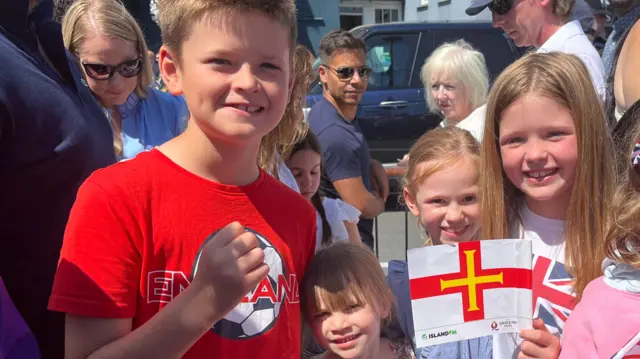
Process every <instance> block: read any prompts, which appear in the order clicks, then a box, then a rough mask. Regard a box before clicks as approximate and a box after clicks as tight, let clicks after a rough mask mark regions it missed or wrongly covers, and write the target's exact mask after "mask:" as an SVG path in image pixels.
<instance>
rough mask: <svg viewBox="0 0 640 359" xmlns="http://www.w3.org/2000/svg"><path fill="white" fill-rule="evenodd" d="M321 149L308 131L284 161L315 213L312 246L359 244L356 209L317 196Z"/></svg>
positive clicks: (318, 193)
mask: <svg viewBox="0 0 640 359" xmlns="http://www.w3.org/2000/svg"><path fill="white" fill-rule="evenodd" d="M321 153H322V151H321V149H320V143H318V139H317V138H316V136H315V135H314V134H313V132H311V131H307V134H306V135H305V137H304V138H303V139H302V140H301V141H300V142H298V143H296V144H295V145H294V146H293V149H292V150H291V155H289V158H287V160H286V161H285V164H286V167H288V168H289V169H290V170H291V173H292V175H293V177H294V178H295V181H296V183H297V185H298V188H299V190H300V194H302V196H304V198H306V199H307V200H309V201H311V204H313V207H315V209H316V213H317V217H318V218H317V223H318V227H317V232H316V233H317V240H316V249H320V248H321V247H326V246H328V245H330V244H331V243H333V242H334V241H352V242H355V243H361V241H360V233H359V232H358V226H357V224H358V220H359V219H360V211H358V210H357V209H356V208H355V207H353V206H352V205H350V204H348V203H345V202H344V201H342V200H341V199H337V198H335V199H334V198H328V197H323V196H321V195H320V192H319V191H318V188H319V187H320V168H321V166H322V164H321V162H322V158H321Z"/></svg>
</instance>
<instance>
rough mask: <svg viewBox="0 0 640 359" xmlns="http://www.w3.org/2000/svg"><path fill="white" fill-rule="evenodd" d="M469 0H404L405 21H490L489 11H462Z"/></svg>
mask: <svg viewBox="0 0 640 359" xmlns="http://www.w3.org/2000/svg"><path fill="white" fill-rule="evenodd" d="M470 3H471V1H470V0H406V3H405V12H404V18H405V21H429V22H459V21H464V22H491V12H489V11H482V12H481V13H479V14H478V15H476V16H469V15H467V14H466V13H465V12H464V11H465V10H466V8H467V7H468V6H469V4H470Z"/></svg>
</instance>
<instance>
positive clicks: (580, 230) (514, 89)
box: [479, 52, 615, 299]
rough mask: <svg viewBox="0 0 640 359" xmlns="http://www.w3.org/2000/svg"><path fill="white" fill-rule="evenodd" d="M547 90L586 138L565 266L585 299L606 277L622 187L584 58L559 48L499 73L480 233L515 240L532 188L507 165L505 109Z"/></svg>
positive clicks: (485, 149)
mask: <svg viewBox="0 0 640 359" xmlns="http://www.w3.org/2000/svg"><path fill="white" fill-rule="evenodd" d="M529 95H535V96H542V97H545V98H548V99H551V100H553V101H555V102H557V103H558V104H559V105H561V106H563V107H564V108H566V109H567V110H568V111H569V113H570V114H571V117H572V118H573V121H574V125H575V128H576V136H577V142H578V159H577V162H576V173H575V178H574V185H573V189H572V191H571V198H570V201H569V208H568V210H567V216H566V225H565V232H564V236H565V238H566V251H565V252H566V253H565V266H566V268H567V270H568V272H569V273H571V274H572V275H573V276H574V277H575V282H574V291H575V292H576V295H577V298H578V299H579V298H580V296H581V295H582V291H583V290H584V288H585V286H586V285H587V283H589V281H591V280H592V279H595V278H597V277H598V276H600V273H601V270H600V263H602V260H603V257H604V256H603V253H604V251H603V238H604V235H605V233H606V230H607V228H608V226H609V223H610V220H611V215H610V213H611V212H610V210H609V209H608V208H607V207H608V203H607V202H606V201H608V200H609V199H610V198H611V196H612V192H613V188H614V186H615V169H614V167H615V166H614V159H613V153H612V143H611V139H610V136H609V131H608V129H607V124H606V120H605V116H604V112H603V109H602V106H601V104H600V99H599V98H598V95H597V94H596V91H595V90H594V88H593V84H592V82H591V78H590V76H589V72H588V71H587V68H586V67H585V65H584V64H583V63H582V61H581V60H580V59H579V58H578V57H576V56H574V55H569V54H563V53H559V52H552V53H532V54H528V55H525V56H524V57H522V58H521V59H520V60H518V61H516V62H515V63H513V64H512V65H510V66H509V67H508V68H507V69H506V70H504V72H503V73H502V74H501V75H500V76H499V77H498V79H497V80H496V82H495V84H494V85H493V89H492V90H491V93H490V95H489V102H488V104H487V114H486V123H485V129H484V137H483V138H484V141H483V143H482V151H481V153H482V154H481V167H480V178H481V186H480V198H479V199H480V205H481V213H482V214H481V215H482V228H481V230H480V234H481V236H480V238H482V239H500V238H510V237H511V234H510V232H509V229H510V224H511V220H513V219H517V220H519V218H518V215H517V213H518V205H519V204H520V203H521V200H522V198H523V197H524V194H523V193H522V192H521V191H520V190H519V189H518V188H517V187H516V186H514V185H513V183H511V181H509V179H508V178H507V177H506V175H505V172H504V170H503V168H502V158H501V155H500V144H499V135H500V133H499V130H500V120H501V117H502V114H503V113H504V111H505V110H506V109H507V108H508V107H509V106H511V105H512V104H513V103H514V102H516V101H517V100H519V99H521V98H523V97H524V96H529Z"/></svg>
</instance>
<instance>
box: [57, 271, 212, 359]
mask: <svg viewBox="0 0 640 359" xmlns="http://www.w3.org/2000/svg"><path fill="white" fill-rule="evenodd" d="M194 284H195V283H192V284H191V285H190V286H189V287H188V288H187V289H186V290H185V291H183V292H182V293H181V294H180V295H179V296H177V297H176V298H175V299H174V300H172V301H171V302H170V303H169V304H168V305H167V306H166V307H165V308H163V309H162V310H161V311H160V312H158V313H157V314H156V315H154V316H153V317H152V318H151V319H150V320H149V321H148V322H146V323H145V324H144V325H142V326H141V327H140V328H137V329H136V330H134V331H132V330H131V325H132V320H131V319H102V318H88V317H81V316H76V315H67V318H66V323H65V351H66V353H67V354H66V359H85V358H87V359H97V358H123V359H125V358H179V357H181V356H182V355H183V354H184V353H185V352H186V351H187V350H188V349H189V348H190V347H191V346H192V345H193V344H194V343H195V342H196V341H197V340H198V339H199V338H200V337H201V336H202V335H203V334H205V333H206V332H207V330H208V329H209V328H210V327H211V325H212V324H213V323H215V322H216V321H217V320H219V319H220V318H221V317H222V316H223V315H222V313H216V312H214V311H213V310H212V307H211V305H210V302H211V301H212V300H213V296H214V294H213V293H207V292H206V291H204V290H202V289H201V288H197V287H196V286H195V285H194Z"/></svg>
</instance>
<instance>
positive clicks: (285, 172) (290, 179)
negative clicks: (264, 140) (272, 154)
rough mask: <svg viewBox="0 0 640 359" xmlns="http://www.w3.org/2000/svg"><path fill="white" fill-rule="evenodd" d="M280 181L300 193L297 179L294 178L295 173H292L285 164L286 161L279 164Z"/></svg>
mask: <svg viewBox="0 0 640 359" xmlns="http://www.w3.org/2000/svg"><path fill="white" fill-rule="evenodd" d="M278 179H279V180H280V182H282V183H284V184H285V185H287V187H289V188H291V189H292V190H294V191H296V192H298V193H300V188H299V187H298V182H296V178H295V177H294V176H293V173H291V170H290V169H289V167H287V165H285V164H284V161H280V164H278Z"/></svg>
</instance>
